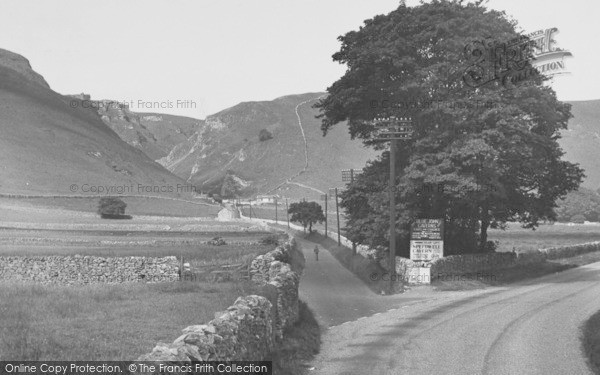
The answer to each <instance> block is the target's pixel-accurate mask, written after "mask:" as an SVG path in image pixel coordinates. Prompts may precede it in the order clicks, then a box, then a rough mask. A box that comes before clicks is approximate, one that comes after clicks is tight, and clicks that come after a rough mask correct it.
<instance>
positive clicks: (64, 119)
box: [0, 49, 189, 196]
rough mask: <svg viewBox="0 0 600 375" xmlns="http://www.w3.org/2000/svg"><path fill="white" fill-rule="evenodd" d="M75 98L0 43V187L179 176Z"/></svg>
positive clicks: (34, 188)
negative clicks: (52, 86) (54, 86)
mask: <svg viewBox="0 0 600 375" xmlns="http://www.w3.org/2000/svg"><path fill="white" fill-rule="evenodd" d="M76 101H77V99H74V98H71V97H66V96H62V95H60V94H58V93H56V92H54V91H52V90H51V89H50V88H49V86H48V84H47V83H46V81H45V80H44V79H43V78H42V77H41V76H40V75H39V74H37V73H35V72H34V71H33V70H32V69H31V66H30V65H29V62H28V61H27V60H26V59H25V58H23V57H22V56H19V55H17V54H14V53H12V52H9V51H6V50H1V49H0V108H1V109H0V160H2V163H1V164H0V193H3V194H7V193H10V194H29V195H35V194H54V195H62V194H65V195H73V194H85V193H84V192H82V190H81V189H82V187H83V185H86V186H87V187H91V186H133V189H132V190H133V191H132V192H131V193H133V194H135V193H136V190H137V187H138V184H142V185H143V186H146V187H147V186H150V187H153V186H158V187H162V186H173V187H176V186H177V185H178V184H180V185H183V184H185V182H184V181H183V180H181V179H180V178H178V177H176V176H174V175H173V174H171V173H170V172H169V171H167V170H166V169H164V168H163V167H162V166H161V165H160V164H158V163H156V162H155V161H153V160H151V159H150V158H148V156H146V155H145V154H144V153H143V152H142V151H140V150H138V149H136V148H134V147H132V146H130V145H128V144H127V143H125V142H124V141H122V140H121V139H120V138H119V136H118V135H117V134H116V133H115V132H114V131H113V130H111V129H110V128H109V127H108V126H107V125H106V124H104V123H103V122H102V120H101V118H100V116H99V115H98V113H97V112H96V111H95V110H92V109H85V108H82V107H81V105H80V103H77V102H76ZM72 185H73V186H76V187H77V191H74V190H75V189H74V188H73V187H72ZM91 194H93V193H91ZM169 195H171V196H174V195H175V196H176V195H177V194H176V192H175V193H174V194H169ZM180 195H181V194H180ZM183 195H189V194H183Z"/></svg>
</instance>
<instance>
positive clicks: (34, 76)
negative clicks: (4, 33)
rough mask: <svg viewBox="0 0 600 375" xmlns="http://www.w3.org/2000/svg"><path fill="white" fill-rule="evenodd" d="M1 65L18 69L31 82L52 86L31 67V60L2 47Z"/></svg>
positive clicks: (0, 50)
mask: <svg viewBox="0 0 600 375" xmlns="http://www.w3.org/2000/svg"><path fill="white" fill-rule="evenodd" d="M0 66H4V67H7V68H9V69H12V70H14V71H16V72H17V73H19V74H20V75H22V76H23V77H25V78H26V79H27V80H29V81H31V82H35V83H37V84H39V85H41V86H43V87H45V88H48V89H49V88H50V85H48V82H46V80H45V79H44V77H42V76H41V75H39V74H38V73H36V72H35V71H34V70H33V69H32V68H31V64H30V63H29V60H27V59H26V58H24V57H23V56H21V55H19V54H16V53H14V52H10V51H7V50H5V49H1V48H0Z"/></svg>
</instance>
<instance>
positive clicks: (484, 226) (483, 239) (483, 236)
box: [479, 218, 490, 253]
mask: <svg viewBox="0 0 600 375" xmlns="http://www.w3.org/2000/svg"><path fill="white" fill-rule="evenodd" d="M489 226H490V221H489V219H487V218H486V219H483V220H481V233H480V234H479V252H480V253H483V252H485V245H487V230H488V228H489Z"/></svg>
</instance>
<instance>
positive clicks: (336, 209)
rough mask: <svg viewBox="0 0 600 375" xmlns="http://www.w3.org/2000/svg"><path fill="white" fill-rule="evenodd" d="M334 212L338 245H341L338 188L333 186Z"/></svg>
mask: <svg viewBox="0 0 600 375" xmlns="http://www.w3.org/2000/svg"><path fill="white" fill-rule="evenodd" d="M335 214H336V216H337V230H338V231H337V232H338V246H341V245H342V241H341V240H340V236H341V235H340V209H339V206H338V189H337V188H335Z"/></svg>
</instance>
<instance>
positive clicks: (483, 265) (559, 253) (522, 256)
mask: <svg viewBox="0 0 600 375" xmlns="http://www.w3.org/2000/svg"><path fill="white" fill-rule="evenodd" d="M593 251H600V241H597V242H590V243H584V244H580V245H572V246H560V247H554V248H548V249H541V250H537V251H530V252H525V253H516V252H505V253H486V254H462V255H451V256H447V257H443V258H439V259H436V260H434V261H432V262H431V263H429V264H425V266H426V267H429V268H430V279H431V280H432V281H433V280H435V278H436V277H438V276H439V275H444V276H447V275H469V274H474V273H477V272H485V271H488V272H489V271H494V270H501V269H506V268H510V267H516V266H523V265H528V264H536V263H542V262H544V261H546V260H547V259H561V258H569V257H573V256H577V255H581V254H585V253H589V252H593ZM386 262H387V260H384V262H382V266H384V267H385V266H386V264H385V263H386ZM423 266H424V264H423V262H413V261H412V260H410V259H406V258H402V257H396V274H397V275H398V277H400V278H402V279H403V280H405V281H406V282H408V283H411V284H412V283H415V284H419V283H422V281H421V280H418V279H419V275H420V274H419V268H422V267H423Z"/></svg>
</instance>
